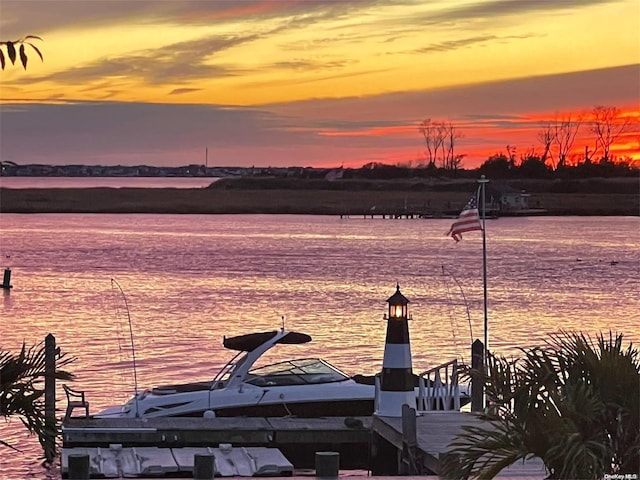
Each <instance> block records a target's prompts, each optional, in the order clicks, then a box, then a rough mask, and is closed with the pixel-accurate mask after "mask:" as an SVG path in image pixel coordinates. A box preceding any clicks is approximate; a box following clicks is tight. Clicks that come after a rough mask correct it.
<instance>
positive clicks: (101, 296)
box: [0, 214, 640, 479]
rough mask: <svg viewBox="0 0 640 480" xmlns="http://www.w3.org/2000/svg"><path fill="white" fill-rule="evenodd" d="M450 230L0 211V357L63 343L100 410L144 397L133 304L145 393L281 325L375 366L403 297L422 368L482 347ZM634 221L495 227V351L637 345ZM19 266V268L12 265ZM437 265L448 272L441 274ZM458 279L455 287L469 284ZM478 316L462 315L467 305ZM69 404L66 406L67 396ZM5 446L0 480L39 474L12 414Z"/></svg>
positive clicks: (479, 307)
mask: <svg viewBox="0 0 640 480" xmlns="http://www.w3.org/2000/svg"><path fill="white" fill-rule="evenodd" d="M450 223H451V221H450V220H389V219H387V220H382V219H374V220H371V219H366V220H365V219H357V218H351V219H340V218H338V217H323V216H287V215H283V216H275V215H272V216H261V215H246V216H231V215H229V216H225V215H218V216H200V215H75V214H70V215H11V214H9V215H7V214H3V215H2V216H1V217H0V234H1V236H0V239H1V240H0V241H1V243H0V254H2V257H1V258H2V259H3V260H5V262H6V264H7V265H3V267H4V266H11V268H12V272H13V279H12V283H13V285H14V288H13V290H12V291H11V292H10V293H7V292H5V293H4V296H3V301H2V303H1V305H0V312H1V313H2V322H1V323H0V348H2V349H3V350H11V351H17V350H18V349H19V348H20V346H21V344H22V342H23V341H26V343H27V344H35V343H38V342H40V341H42V340H43V339H44V337H45V336H46V335H47V334H48V333H53V334H54V335H55V336H56V338H57V343H58V345H59V346H60V347H61V348H62V350H63V351H65V352H68V353H69V354H71V355H73V356H75V357H77V360H76V361H75V362H74V363H73V364H72V365H71V367H70V370H71V371H73V372H74V373H75V374H76V376H77V377H76V380H75V382H74V387H75V388H78V389H82V390H85V391H86V392H87V394H88V396H89V399H90V401H91V408H92V411H94V412H95V411H97V410H100V409H102V408H103V407H106V406H109V405H113V404H119V403H122V402H123V401H124V400H126V399H127V398H128V397H129V396H130V395H131V394H132V392H133V389H134V386H133V376H132V372H131V368H130V365H131V355H130V347H129V330H128V323H127V315H126V311H125V310H124V305H123V299H122V296H121V295H120V293H119V292H118V291H116V290H114V288H113V287H112V284H111V279H112V278H114V279H115V280H117V282H118V283H119V284H120V285H121V287H122V289H123V290H124V293H125V295H126V299H127V301H128V304H129V309H130V315H131V320H132V324H133V332H134V338H135V344H136V355H137V360H138V372H137V373H138V383H139V386H140V387H141V388H144V387H146V386H151V385H153V384H157V383H165V382H178V381H180V382H182V381H189V380H205V379H210V378H212V377H213V375H214V374H215V372H216V371H217V369H218V368H219V367H221V366H222V365H223V364H224V363H225V361H226V360H227V359H228V358H229V355H227V352H226V351H224V349H223V348H222V336H223V335H227V336H229V335H238V334H243V333H249V332H253V331H264V330H272V329H276V328H279V327H280V325H281V324H282V322H283V317H284V322H285V324H286V326H287V327H288V328H289V329H293V330H298V331H302V332H305V333H309V334H310V335H311V336H312V337H313V339H314V341H313V342H312V343H311V344H308V345H305V346H304V347H299V346H298V347H296V346H288V347H283V348H282V350H275V351H273V353H272V354H271V356H270V357H269V358H267V359H266V361H268V360H272V361H275V360H277V359H281V358H283V357H289V356H301V357H308V356H320V357H323V358H325V359H327V360H329V361H330V362H331V363H334V364H335V365H336V366H338V367H340V368H341V369H343V370H344V371H346V372H347V373H350V374H355V373H373V372H376V371H377V370H379V368H380V366H381V363H382V353H383V349H384V335H385V322H384V321H383V319H382V315H383V313H384V311H385V307H386V299H387V298H388V297H389V296H390V295H392V294H393V293H394V291H395V286H396V282H398V283H399V284H400V287H401V289H402V292H403V293H404V295H405V296H406V297H407V298H409V300H410V301H411V303H410V309H411V310H410V311H411V313H412V315H413V320H412V322H411V323H410V329H411V342H412V351H413V362H414V370H416V371H423V370H426V369H428V368H429V367H432V366H435V365H437V364H439V363H442V362H445V361H448V360H450V359H452V358H454V357H459V358H462V359H463V360H468V357H469V346H470V343H471V332H470V331H472V334H473V338H482V336H483V302H482V298H483V291H482V240H481V234H480V233H479V232H472V233H469V234H465V235H464V239H463V240H462V241H461V242H460V243H457V244H456V243H455V242H454V241H453V240H451V239H450V238H447V237H446V236H445V235H444V233H445V232H446V231H447V230H448V228H449V226H450ZM639 227H640V219H639V218H637V217H607V218H604V217H589V218H584V217H580V218H579V217H563V218H553V217H537V218H502V219H499V220H492V221H488V222H487V254H488V298H489V302H488V309H489V324H490V332H489V338H490V346H491V348H492V349H493V350H494V351H498V352H500V353H503V354H507V355H511V354H517V352H518V348H519V347H530V346H534V345H539V344H540V343H541V342H543V341H544V340H545V338H548V335H549V334H550V333H552V332H557V331H559V330H560V329H567V330H580V331H583V332H585V333H589V334H591V335H594V334H596V333H597V332H600V331H605V332H608V331H609V330H613V331H619V332H623V333H624V334H625V336H626V338H627V339H628V340H629V341H633V343H634V344H637V343H638V341H640V327H638V311H640V300H639V298H640V297H639V295H638V294H639V293H640V278H639V272H640V255H639V250H638V233H639V232H640V229H639ZM6 255H10V258H6V257H5V256H6ZM443 267H444V274H443ZM453 277H455V279H457V280H458V282H459V284H460V286H461V288H462V292H463V293H464V297H466V300H467V304H466V305H465V302H464V298H463V295H462V292H461V291H460V288H459V287H458V286H457V284H456V283H455V281H454V279H453ZM467 306H468V308H469V313H470V322H469V319H468V318H467V308H466V307H467ZM58 398H59V400H60V402H61V403H60V407H61V408H64V407H65V399H64V395H63V394H62V390H61V388H60V389H59V393H58ZM0 428H1V430H0V438H2V439H3V440H5V441H9V442H10V443H16V444H19V445H20V448H21V449H22V450H23V451H22V452H21V453H15V452H11V451H9V450H7V449H1V450H0V478H3V479H4V478H44V477H45V476H46V475H45V473H44V471H43V470H42V469H41V467H40V466H39V463H38V459H37V457H38V455H39V449H38V447H37V444H36V442H35V441H34V439H32V438H27V437H26V436H25V435H24V433H23V431H22V426H21V425H20V423H19V421H18V420H17V419H15V420H12V421H11V422H10V423H8V424H5V423H3V424H2V425H1V427H0Z"/></svg>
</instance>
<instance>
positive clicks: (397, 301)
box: [387, 285, 409, 320]
mask: <svg viewBox="0 0 640 480" xmlns="http://www.w3.org/2000/svg"><path fill="white" fill-rule="evenodd" d="M387 303H388V304H389V317H388V318H389V320H407V319H408V318H409V300H407V298H406V297H405V296H404V295H402V293H400V285H396V293H394V294H393V295H391V296H390V297H389V298H388V299H387Z"/></svg>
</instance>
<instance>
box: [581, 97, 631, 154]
mask: <svg viewBox="0 0 640 480" xmlns="http://www.w3.org/2000/svg"><path fill="white" fill-rule="evenodd" d="M591 113H592V115H593V121H592V123H591V131H592V132H593V133H595V135H596V149H595V151H594V152H593V153H594V154H595V153H597V152H598V151H600V150H602V159H603V160H605V161H609V160H610V158H609V155H610V153H611V146H612V145H613V144H614V143H615V141H616V140H617V139H618V138H619V137H620V135H622V134H623V133H624V132H626V131H627V129H628V128H629V126H630V124H631V119H630V118H629V117H623V116H621V112H620V109H619V108H617V107H605V106H602V105H600V106H597V107H594V109H593V110H592V112H591Z"/></svg>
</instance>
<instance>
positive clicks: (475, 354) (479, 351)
mask: <svg viewBox="0 0 640 480" xmlns="http://www.w3.org/2000/svg"><path fill="white" fill-rule="evenodd" d="M471 368H472V369H473V370H478V371H480V372H484V344H483V343H482V342H481V341H480V340H479V339H477V340H475V341H474V342H473V343H472V344H471ZM474 377H475V376H472V377H471V411H472V412H481V411H482V408H483V397H484V382H481V381H480V380H479V379H478V378H474Z"/></svg>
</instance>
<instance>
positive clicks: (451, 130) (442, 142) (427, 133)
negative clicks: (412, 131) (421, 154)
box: [418, 118, 465, 170]
mask: <svg viewBox="0 0 640 480" xmlns="http://www.w3.org/2000/svg"><path fill="white" fill-rule="evenodd" d="M418 130H419V131H420V133H422V136H423V137H424V142H425V145H426V146H427V151H426V155H427V161H428V164H429V166H436V165H437V166H438V167H440V168H442V169H444V170H458V169H459V168H460V167H461V166H462V160H463V158H464V157H465V155H461V154H458V153H456V146H457V143H458V139H459V138H462V133H461V132H460V131H459V130H458V128H457V127H456V126H455V125H454V124H453V123H451V122H444V121H435V120H431V119H430V118H428V119H426V120H423V121H422V122H421V123H420V125H419V126H418Z"/></svg>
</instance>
